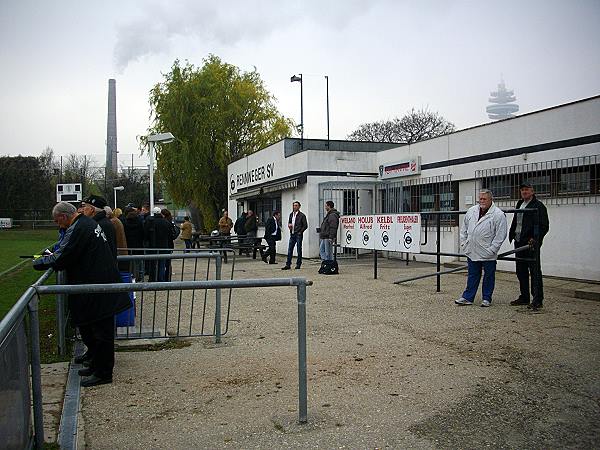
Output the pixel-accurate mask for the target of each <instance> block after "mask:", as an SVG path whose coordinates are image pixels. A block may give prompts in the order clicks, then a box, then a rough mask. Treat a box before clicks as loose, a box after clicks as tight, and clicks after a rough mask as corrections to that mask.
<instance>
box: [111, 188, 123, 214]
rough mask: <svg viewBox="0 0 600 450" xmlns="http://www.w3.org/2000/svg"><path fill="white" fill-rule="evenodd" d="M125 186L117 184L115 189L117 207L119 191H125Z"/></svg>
mask: <svg viewBox="0 0 600 450" xmlns="http://www.w3.org/2000/svg"><path fill="white" fill-rule="evenodd" d="M124 190H125V186H115V187H114V188H113V191H114V192H115V209H116V208H117V191H124Z"/></svg>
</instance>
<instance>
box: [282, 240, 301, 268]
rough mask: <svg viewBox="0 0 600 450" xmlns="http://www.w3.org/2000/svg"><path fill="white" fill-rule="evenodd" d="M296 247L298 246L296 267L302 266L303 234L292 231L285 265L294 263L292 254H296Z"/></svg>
mask: <svg viewBox="0 0 600 450" xmlns="http://www.w3.org/2000/svg"><path fill="white" fill-rule="evenodd" d="M294 247H297V251H298V259H296V267H300V266H301V265H302V235H301V234H297V233H292V234H291V235H290V243H289V244H288V254H287V261H286V263H285V265H286V266H288V267H291V265H292V256H293V255H294Z"/></svg>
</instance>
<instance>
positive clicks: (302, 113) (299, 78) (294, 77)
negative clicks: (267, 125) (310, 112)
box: [290, 74, 304, 149]
mask: <svg viewBox="0 0 600 450" xmlns="http://www.w3.org/2000/svg"><path fill="white" fill-rule="evenodd" d="M294 81H299V82H300V148H301V149H303V148H304V103H303V96H302V74H300V76H298V75H292V77H291V78H290V82H291V83H293V82H294Z"/></svg>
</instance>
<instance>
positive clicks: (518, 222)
mask: <svg viewBox="0 0 600 450" xmlns="http://www.w3.org/2000/svg"><path fill="white" fill-rule="evenodd" d="M519 188H520V191H521V200H519V201H518V202H517V206H516V207H515V208H516V209H525V208H527V209H537V212H534V213H520V214H515V215H514V217H513V220H512V223H511V225H510V232H509V234H508V240H509V241H510V242H512V241H515V248H519V247H524V246H525V245H529V250H524V251H520V252H519V253H517V254H516V256H517V257H521V258H528V259H534V260H535V261H516V272H517V278H518V279H519V287H520V290H521V295H519V298H518V299H516V300H513V301H512V302H510V304H511V305H512V306H518V305H527V307H528V308H531V309H533V310H534V311H537V310H538V309H540V308H542V306H543V301H544V285H543V283H542V266H541V261H540V247H541V246H542V241H543V240H544V236H546V233H548V230H549V229H550V224H549V221H548V211H547V210H546V207H545V206H544V204H543V203H542V202H540V201H539V200H538V199H537V198H536V196H535V194H534V192H533V186H532V184H531V183H530V182H528V181H524V182H523V183H521V185H520V186H519ZM529 274H531V295H533V301H532V302H531V305H530V304H529V299H530V296H529Z"/></svg>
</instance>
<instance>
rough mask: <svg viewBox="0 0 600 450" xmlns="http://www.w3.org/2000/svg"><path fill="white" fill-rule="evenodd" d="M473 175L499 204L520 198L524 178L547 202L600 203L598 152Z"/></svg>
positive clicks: (490, 170)
mask: <svg viewBox="0 0 600 450" xmlns="http://www.w3.org/2000/svg"><path fill="white" fill-rule="evenodd" d="M475 178H476V180H477V181H478V183H476V187H477V186H480V187H483V188H486V189H490V190H491V191H492V192H493V193H494V202H495V203H496V204H497V205H498V206H509V205H514V204H515V202H517V201H518V200H519V199H520V198H521V197H520V194H519V185H520V184H521V182H522V181H523V180H527V181H529V182H530V183H531V184H532V185H533V187H534V190H535V193H536V196H537V197H539V198H540V199H543V200H544V203H546V204H547V205H569V204H589V203H591V204H597V203H600V155H593V156H580V157H577V158H566V159H557V160H553V161H543V162H537V163H528V164H518V165H514V166H506V167H497V168H494V169H485V170H477V171H475ZM476 194H477V193H476Z"/></svg>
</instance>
